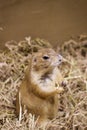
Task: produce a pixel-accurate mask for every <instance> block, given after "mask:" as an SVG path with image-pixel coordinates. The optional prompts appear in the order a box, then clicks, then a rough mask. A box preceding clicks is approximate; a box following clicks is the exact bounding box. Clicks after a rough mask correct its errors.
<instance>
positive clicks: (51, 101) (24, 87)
mask: <svg viewBox="0 0 87 130" xmlns="http://www.w3.org/2000/svg"><path fill="white" fill-rule="evenodd" d="M61 61H62V56H61V55H59V54H57V53H56V52H55V51H54V50H53V49H51V48H46V49H41V50H40V51H38V52H37V53H35V54H33V56H32V57H31V60H30V64H29V66H28V68H27V70H26V73H25V77H24V79H23V81H22V83H21V85H20V88H19V91H18V93H17V100H16V110H17V114H18V115H19V114H20V110H21V109H20V105H21V106H22V109H23V106H26V107H27V109H28V112H30V113H32V114H35V115H36V116H39V120H38V124H41V125H42V124H44V123H45V122H47V121H48V120H50V119H53V118H54V117H55V116H56V114H57V110H58V93H61V92H62V91H63V88H61V87H59V85H60V84H61V83H62V81H63V78H62V76H61V73H60V71H59V69H58V67H57V66H58V65H59V64H60V63H61ZM19 100H20V101H19Z"/></svg>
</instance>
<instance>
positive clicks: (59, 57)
mask: <svg viewBox="0 0 87 130" xmlns="http://www.w3.org/2000/svg"><path fill="white" fill-rule="evenodd" d="M58 61H59V63H61V62H62V61H63V57H62V56H61V55H60V54H59V55H58Z"/></svg>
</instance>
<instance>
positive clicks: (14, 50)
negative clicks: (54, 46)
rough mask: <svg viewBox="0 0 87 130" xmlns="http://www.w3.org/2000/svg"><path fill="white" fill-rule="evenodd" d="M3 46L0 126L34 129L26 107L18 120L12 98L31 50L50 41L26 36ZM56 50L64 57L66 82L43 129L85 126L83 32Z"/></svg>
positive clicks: (86, 51)
mask: <svg viewBox="0 0 87 130" xmlns="http://www.w3.org/2000/svg"><path fill="white" fill-rule="evenodd" d="M6 47H7V50H6V51H4V52H3V51H1V52H0V129H1V130H38V129H39V128H36V126H35V125H36V121H35V119H34V115H31V114H27V113H26V111H25V113H24V114H23V115H22V121H21V123H19V122H18V119H17V117H16V115H15V104H14V101H15V97H16V93H17V90H18V87H19V86H20V83H21V80H22V79H23V77H24V72H25V69H26V67H27V66H28V62H29V57H30V56H31V53H32V52H37V51H38V49H40V48H43V47H50V44H49V43H48V42H47V41H45V40H41V39H36V40H31V39H30V37H29V38H26V39H25V40H24V41H21V42H19V43H16V42H15V41H10V42H7V43H6ZM58 51H59V52H60V53H61V54H62V56H63V57H64V58H65V62H64V63H62V65H60V70H61V73H62V75H63V77H64V80H66V81H67V85H66V86H65V87H64V90H65V92H64V94H62V95H60V102H59V108H58V115H57V117H56V118H55V119H53V120H52V121H51V122H49V124H48V125H47V127H46V129H47V130H87V36H85V35H81V36H80V37H78V40H77V41H75V40H73V39H71V40H69V41H67V42H65V43H64V44H63V45H62V46H61V47H58ZM25 118H26V120H25Z"/></svg>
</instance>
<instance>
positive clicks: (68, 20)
mask: <svg viewBox="0 0 87 130" xmlns="http://www.w3.org/2000/svg"><path fill="white" fill-rule="evenodd" d="M86 33H87V0H0V49H2V48H4V44H5V42H6V41H8V40H17V41H20V40H23V39H24V37H26V36H31V37H32V38H36V37H40V38H44V39H46V40H48V41H50V42H51V43H52V44H53V45H54V46H56V45H58V43H60V44H61V43H63V42H64V41H65V40H68V39H69V38H70V37H71V36H72V37H77V36H78V35H80V34H86Z"/></svg>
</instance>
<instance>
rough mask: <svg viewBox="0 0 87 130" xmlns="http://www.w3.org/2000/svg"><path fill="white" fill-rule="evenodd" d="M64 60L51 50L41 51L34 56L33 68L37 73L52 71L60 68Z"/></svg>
mask: <svg viewBox="0 0 87 130" xmlns="http://www.w3.org/2000/svg"><path fill="white" fill-rule="evenodd" d="M62 59H63V58H62V56H61V55H59V54H57V53H56V52H55V51H54V50H53V49H51V48H45V49H41V50H40V51H38V52H37V53H35V54H34V55H33V56H32V63H31V68H32V69H33V70H35V71H46V70H50V69H53V68H55V67H56V66H58V65H59V64H60V63H61V62H62Z"/></svg>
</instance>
